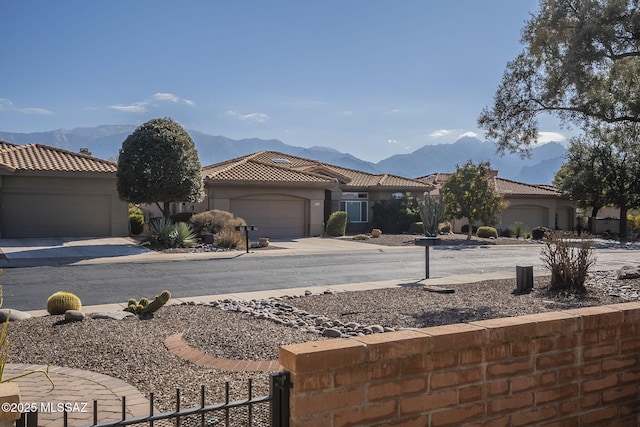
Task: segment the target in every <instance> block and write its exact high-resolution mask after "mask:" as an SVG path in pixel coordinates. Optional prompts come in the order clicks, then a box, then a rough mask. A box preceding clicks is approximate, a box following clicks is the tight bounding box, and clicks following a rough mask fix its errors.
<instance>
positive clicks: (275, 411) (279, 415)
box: [271, 372, 291, 427]
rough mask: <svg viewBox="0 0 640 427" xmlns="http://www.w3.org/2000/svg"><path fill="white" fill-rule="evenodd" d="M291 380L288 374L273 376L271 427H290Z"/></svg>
mask: <svg viewBox="0 0 640 427" xmlns="http://www.w3.org/2000/svg"><path fill="white" fill-rule="evenodd" d="M290 389H291V379H290V374H289V373H288V372H274V373H272V374H271V426H272V427H289V396H290Z"/></svg>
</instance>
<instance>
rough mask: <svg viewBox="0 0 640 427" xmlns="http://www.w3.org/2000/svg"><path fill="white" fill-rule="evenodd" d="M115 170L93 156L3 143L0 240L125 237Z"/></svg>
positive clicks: (0, 151) (124, 209)
mask: <svg viewBox="0 0 640 427" xmlns="http://www.w3.org/2000/svg"><path fill="white" fill-rule="evenodd" d="M116 171H117V165H116V164H115V163H113V162H109V161H106V160H101V159H98V158H95V157H92V156H91V155H90V154H89V153H73V152H70V151H66V150H62V149H59V148H54V147H49V146H46V145H41V144H27V145H15V144H11V143H8V142H3V141H0V237H2V238H22V237H63V236H65V237H102V236H127V235H128V234H129V229H128V214H127V203H125V202H123V201H121V200H120V199H119V197H118V192H117V187H116Z"/></svg>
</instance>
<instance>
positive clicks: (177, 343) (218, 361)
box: [164, 333, 282, 372]
mask: <svg viewBox="0 0 640 427" xmlns="http://www.w3.org/2000/svg"><path fill="white" fill-rule="evenodd" d="M182 335H183V334H182V333H180V334H174V335H171V336H169V337H167V339H165V340H164V345H165V346H166V347H167V350H169V352H170V353H172V354H173V355H175V356H178V357H180V358H182V359H184V360H187V361H189V362H191V363H193V364H195V365H198V366H204V367H206V368H213V369H219V370H221V371H226V372H277V371H281V370H282V366H280V363H279V362H278V361H277V360H238V359H223V358H220V357H214V356H211V355H210V354H206V353H204V352H202V351H200V350H198V349H197V348H193V347H190V346H189V345H188V344H187V343H185V342H184V341H183V339H182Z"/></svg>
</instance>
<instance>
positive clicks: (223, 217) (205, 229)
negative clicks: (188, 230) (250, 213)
mask: <svg viewBox="0 0 640 427" xmlns="http://www.w3.org/2000/svg"><path fill="white" fill-rule="evenodd" d="M233 219H234V216H233V214H232V213H231V212H227V211H223V210H220V209H213V210H211V211H205V212H200V213H197V214H195V215H193V216H192V217H191V219H190V222H191V225H192V226H193V229H194V231H195V232H196V233H197V234H203V233H213V234H216V233H218V232H220V230H222V229H223V228H224V227H225V225H226V224H227V223H228V222H229V221H232V220H233ZM240 225H244V224H240Z"/></svg>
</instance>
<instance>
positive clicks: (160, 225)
mask: <svg viewBox="0 0 640 427" xmlns="http://www.w3.org/2000/svg"><path fill="white" fill-rule="evenodd" d="M174 230H175V225H174V224H173V222H171V220H170V219H168V218H164V217H163V218H156V219H154V220H153V221H151V223H150V224H149V233H150V237H151V240H153V241H154V242H156V243H158V244H160V245H163V246H171V232H172V231H174Z"/></svg>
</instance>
